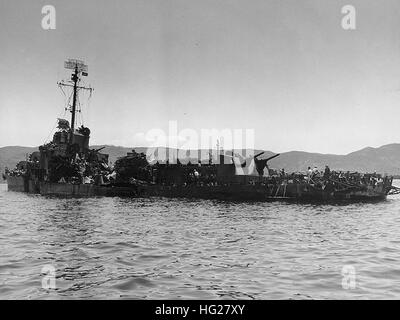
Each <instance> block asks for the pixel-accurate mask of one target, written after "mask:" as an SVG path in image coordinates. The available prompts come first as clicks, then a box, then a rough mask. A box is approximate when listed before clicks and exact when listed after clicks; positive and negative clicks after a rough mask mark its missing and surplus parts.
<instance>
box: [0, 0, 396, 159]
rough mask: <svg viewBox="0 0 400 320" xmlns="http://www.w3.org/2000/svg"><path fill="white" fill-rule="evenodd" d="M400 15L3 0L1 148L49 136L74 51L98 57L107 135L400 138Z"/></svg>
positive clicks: (381, 6)
mask: <svg viewBox="0 0 400 320" xmlns="http://www.w3.org/2000/svg"><path fill="white" fill-rule="evenodd" d="M47 4H51V5H54V7H55V8H56V22H57V25H56V30H47V31H45V30H43V29H42V27H41V20H42V17H43V14H42V13H41V10H42V7H43V6H44V5H47ZM346 4H351V5H353V6H354V7H355V8H356V13H357V16H356V17H357V20H356V22H357V25H356V27H357V29H356V30H351V31H346V30H344V29H343V28H342V27H341V20H342V17H343V14H342V13H341V8H342V7H343V6H344V5H346ZM399 17H400V1H398V0H392V1H391V0H385V1H377V0H373V1H372V0H371V1H367V0H359V1H356V0H346V1H335V0H324V1H321V0H300V1H299V0H297V1H295V0H290V1H289V0H274V1H273V0H250V1H249V0H196V1H194V0H130V1H128V0H126V1H123V0H117V1H108V0H107V1H106V0H90V1H89V0H84V1H75V0H74V1H72V0H69V1H55V0H46V1H32V0H29V1H28V0H26V1H14V0H13V1H11V0H0V21H1V22H0V44H1V45H0V146H7V145H24V146H37V145H39V144H42V143H43V142H44V141H45V140H46V138H48V137H49V133H50V132H51V130H52V129H53V127H54V124H55V120H56V118H57V117H59V116H60V115H62V114H63V112H64V110H63V108H64V97H63V95H62V93H61V91H60V90H59V89H58V88H57V85H56V82H57V81H59V80H61V79H64V78H67V77H68V72H67V71H66V70H65V69H64V68H63V62H64V60H65V59H67V58H78V59H82V60H85V61H86V62H87V64H88V65H89V77H88V79H87V80H86V81H87V83H90V84H91V85H92V86H93V87H94V88H95V92H94V95H93V97H92V99H91V102H90V106H88V107H86V108H85V110H84V113H83V118H84V120H85V125H87V126H89V127H90V128H91V130H92V143H93V144H115V145H123V146H144V145H145V141H144V139H143V135H142V134H141V133H146V132H148V131H149V130H150V129H153V128H160V129H163V130H165V131H167V128H168V121H169V120H177V121H178V126H179V129H185V128H192V129H195V130H200V129H202V128H205V129H212V128H216V129H224V128H229V129H240V128H242V129H248V128H249V129H254V130H255V134H256V136H255V140H256V141H255V144H256V147H257V148H264V149H268V150H272V151H275V152H284V151H289V150H304V151H310V152H321V153H340V154H344V153H348V152H351V151H355V150H357V149H360V148H363V147H366V146H380V145H383V144H387V143H394V142H400V129H399V127H400V125H399V124H400V106H399V102H400V36H399V30H400V19H399ZM68 117H69V115H68Z"/></svg>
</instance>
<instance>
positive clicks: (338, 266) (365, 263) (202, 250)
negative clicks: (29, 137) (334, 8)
mask: <svg viewBox="0 0 400 320" xmlns="http://www.w3.org/2000/svg"><path fill="white" fill-rule="evenodd" d="M6 190H7V187H6V185H0V299H82V298H84V299H399V298H400V197H399V196H390V197H388V200H386V201H382V202H378V203H354V204H336V205H332V204H325V205H315V204H314V205H312V204H288V203H279V202H275V203H230V202H220V201H205V200H179V199H164V198H155V199H128V198H118V197H115V198H91V199H62V198H54V197H53V198H50V197H43V196H38V195H28V194H24V193H14V192H7V191H6Z"/></svg>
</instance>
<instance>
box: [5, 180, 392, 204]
mask: <svg viewBox="0 0 400 320" xmlns="http://www.w3.org/2000/svg"><path fill="white" fill-rule="evenodd" d="M7 183H8V190H9V191H16V192H27V193H35V194H41V195H44V196H62V197H69V196H72V197H96V196H130V197H168V198H195V199H210V200H211V199H216V200H227V201H278V200H287V201H291V200H292V201H293V200H295V201H306V202H308V201H341V200H345V201H380V200H384V199H386V192H385V189H384V188H383V187H376V188H369V189H351V190H344V191H340V192H328V191H325V190H321V189H317V188H311V187H310V185H307V184H301V183H291V184H285V185H279V184H277V185H240V184H236V185H235V184H233V185H215V186H201V185H195V184H194V185H186V186H183V185H182V186H164V185H154V184H153V185H136V186H135V185H122V186H121V185H119V186H118V185H107V186H104V185H100V186H98V185H93V184H69V183H50V182H38V181H34V180H32V179H27V178H25V177H23V176H7Z"/></svg>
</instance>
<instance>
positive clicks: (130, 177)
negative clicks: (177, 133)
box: [3, 59, 400, 201]
mask: <svg viewBox="0 0 400 320" xmlns="http://www.w3.org/2000/svg"><path fill="white" fill-rule="evenodd" d="M65 67H66V68H67V69H71V70H73V74H72V76H71V80H70V81H68V82H61V83H58V84H59V86H61V87H70V88H72V89H73V90H72V105H71V106H68V109H69V111H70V112H71V122H69V121H67V120H65V119H58V127H57V132H56V133H55V134H54V136H53V140H52V141H51V142H50V143H47V144H45V145H42V146H40V147H39V151H37V152H34V153H32V154H31V155H29V158H28V159H27V160H26V161H21V162H19V163H18V164H17V167H16V168H15V169H13V170H8V169H6V172H5V174H4V175H3V176H4V178H5V179H6V180H7V183H8V190H9V191H19V192H28V193H38V194H42V195H55V196H83V197H85V196H132V197H154V196H155V197H185V198H201V199H221V200H240V201H241V200H245V201H246V200H255V201H272V200H295V201H329V200H333V201H336V200H350V201H353V200H355V201H364V200H367V201H368V200H382V199H385V198H386V196H387V195H388V194H396V193H399V192H400V189H398V188H396V187H393V186H392V181H393V178H392V177H388V176H381V175H379V174H376V173H374V174H361V173H357V172H353V173H350V172H335V171H330V170H329V169H328V170H325V172H318V171H313V172H308V173H306V174H303V173H292V174H287V173H285V172H284V171H283V170H282V171H280V172H278V171H275V170H272V169H270V168H269V166H268V161H270V160H272V159H273V158H276V157H278V156H279V154H277V155H274V156H272V157H267V158H262V156H263V152H262V153H258V154H256V155H254V154H253V155H250V156H247V157H244V158H243V157H241V156H239V157H237V156H236V155H235V153H234V152H224V151H223V150H217V151H216V153H215V152H213V151H215V150H213V151H211V150H210V152H209V159H207V160H204V159H201V158H200V157H199V158H198V159H199V160H197V161H194V162H191V161H190V160H189V161H186V163H184V162H185V160H184V159H178V158H175V160H176V161H173V163H170V162H169V160H168V159H169V158H170V155H167V157H166V158H165V159H152V160H151V161H149V159H148V157H147V156H146V154H144V153H137V152H135V150H133V151H132V152H131V153H128V154H127V155H126V156H125V157H122V158H120V159H118V160H117V161H116V163H115V166H114V168H111V167H110V166H109V164H108V155H107V154H104V153H101V152H100V151H101V149H95V150H92V149H90V147H89V139H90V129H89V128H87V127H84V126H83V125H82V126H80V127H78V128H76V119H75V118H76V113H77V112H78V111H79V110H77V103H78V102H77V101H79V100H78V94H79V91H80V90H89V91H91V90H92V89H91V88H87V87H84V86H82V85H81V83H80V82H81V78H82V76H87V75H88V71H87V65H85V63H84V62H83V61H80V60H75V59H69V60H68V61H66V62H65ZM176 151H177V150H175V151H172V150H168V152H176ZM212 153H213V154H214V156H212Z"/></svg>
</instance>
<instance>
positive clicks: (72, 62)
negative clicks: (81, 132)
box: [58, 59, 93, 143]
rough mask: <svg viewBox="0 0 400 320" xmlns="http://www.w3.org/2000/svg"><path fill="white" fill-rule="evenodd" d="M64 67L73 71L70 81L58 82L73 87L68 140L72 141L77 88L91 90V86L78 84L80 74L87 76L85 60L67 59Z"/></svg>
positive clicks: (60, 84) (63, 85)
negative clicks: (69, 137) (69, 136)
mask: <svg viewBox="0 0 400 320" xmlns="http://www.w3.org/2000/svg"><path fill="white" fill-rule="evenodd" d="M64 68H65V69H72V70H74V73H73V74H72V76H71V80H72V83H73V84H71V83H67V82H65V81H62V82H58V85H59V86H62V87H72V88H73V97H72V106H71V109H70V111H71V140H70V142H71V143H73V141H72V140H73V139H72V138H73V136H74V131H75V122H76V121H75V118H76V112H77V110H76V102H77V98H78V91H79V90H89V91H90V92H92V91H93V88H91V87H83V86H79V85H78V83H79V82H80V81H81V75H82V76H85V77H87V76H88V66H87V65H86V64H85V62H83V61H81V60H76V59H68V60H67V61H65V62H64Z"/></svg>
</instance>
